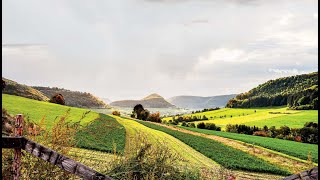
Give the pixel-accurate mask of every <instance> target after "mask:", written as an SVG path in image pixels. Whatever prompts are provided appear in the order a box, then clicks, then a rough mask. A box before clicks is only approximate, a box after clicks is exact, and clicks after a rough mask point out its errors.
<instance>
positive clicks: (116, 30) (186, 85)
mask: <svg viewBox="0 0 320 180" xmlns="http://www.w3.org/2000/svg"><path fill="white" fill-rule="evenodd" d="M2 5H3V6H2V65H3V66H2V72H3V74H2V76H3V77H6V78H9V79H12V80H14V81H17V82H20V83H23V84H27V85H38V86H50V87H53V86H54V87H63V88H66V89H70V90H78V91H85V92H90V93H92V94H94V95H96V96H99V97H106V98H109V99H111V100H120V99H141V98H143V97H144V96H147V95H149V94H150V93H154V92H156V93H159V94H160V95H162V96H164V97H165V98H170V97H172V96H177V95H199V96H213V95H222V94H230V93H241V92H245V91H248V90H250V89H251V88H253V87H255V86H257V85H259V84H261V83H263V82H265V81H267V80H270V79H274V78H277V77H283V76H290V75H295V74H302V73H309V72H313V71H318V67H317V65H318V61H317V60H318V8H317V7H318V1H317V0H264V1H263V0H261V1H259V0H50V1H49V0H28V1H26V0H3V1H2Z"/></svg>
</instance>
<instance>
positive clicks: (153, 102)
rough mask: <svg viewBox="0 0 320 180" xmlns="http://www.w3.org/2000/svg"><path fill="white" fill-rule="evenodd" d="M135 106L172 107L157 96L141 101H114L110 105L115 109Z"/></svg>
mask: <svg viewBox="0 0 320 180" xmlns="http://www.w3.org/2000/svg"><path fill="white" fill-rule="evenodd" d="M137 104H142V105H143V107H145V108H172V107H175V106H174V105H172V104H170V103H169V102H168V101H166V100H165V99H164V98H163V97H161V96H160V95H158V94H151V95H149V96H147V97H145V98H143V99H141V100H122V101H114V102H112V103H111V104H110V105H111V106H117V107H130V108H133V107H134V106H135V105H137Z"/></svg>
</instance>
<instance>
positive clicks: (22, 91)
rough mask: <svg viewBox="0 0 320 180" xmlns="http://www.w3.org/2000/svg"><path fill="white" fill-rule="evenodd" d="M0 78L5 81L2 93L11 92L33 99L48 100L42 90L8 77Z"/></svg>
mask: <svg viewBox="0 0 320 180" xmlns="http://www.w3.org/2000/svg"><path fill="white" fill-rule="evenodd" d="M2 80H4V81H5V82H6V87H5V88H4V90H3V91H2V93H4V94H11V95H16V96H22V97H25V98H29V99H35V100H38V101H49V98H48V97H47V96H45V95H44V94H43V93H42V92H40V91H38V90H36V89H34V88H32V87H30V86H27V85H24V84H19V83H17V82H15V81H12V80H10V79H6V78H4V77H2Z"/></svg>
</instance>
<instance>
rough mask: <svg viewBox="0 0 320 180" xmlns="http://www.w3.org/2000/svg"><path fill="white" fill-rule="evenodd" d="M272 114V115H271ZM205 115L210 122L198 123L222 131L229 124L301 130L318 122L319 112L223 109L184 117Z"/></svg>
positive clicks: (273, 108) (284, 109) (168, 118)
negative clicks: (214, 126) (306, 125)
mask: <svg viewBox="0 0 320 180" xmlns="http://www.w3.org/2000/svg"><path fill="white" fill-rule="evenodd" d="M270 112H271V113H270ZM203 115H205V116H206V117H207V118H208V119H209V120H202V121H196V122H194V123H195V124H198V123H199V122H205V123H215V124H216V125H218V126H220V127H221V128H222V130H224V129H225V126H226V125H227V124H245V125H250V126H258V127H263V126H264V125H267V126H268V127H270V126H276V128H279V127H280V126H284V125H286V126H289V127H291V128H301V127H303V125H304V124H305V123H306V122H310V121H313V122H318V111H317V110H303V111H300V110H287V108H286V107H272V108H247V109H242V108H222V109H219V110H215V111H208V112H203V113H195V114H186V115H183V116H189V117H190V116H197V117H203ZM171 119H172V117H167V118H163V120H167V121H168V120H171Z"/></svg>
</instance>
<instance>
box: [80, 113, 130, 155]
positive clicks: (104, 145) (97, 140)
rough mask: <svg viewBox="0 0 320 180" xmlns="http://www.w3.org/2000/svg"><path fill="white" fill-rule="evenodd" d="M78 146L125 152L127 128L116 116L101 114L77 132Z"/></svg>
mask: <svg viewBox="0 0 320 180" xmlns="http://www.w3.org/2000/svg"><path fill="white" fill-rule="evenodd" d="M75 138H76V142H77V147H80V148H85V149H92V150H99V151H105V152H114V151H116V152H117V153H123V152H124V148H125V141H126V130H125V128H124V127H123V125H121V124H119V123H118V121H116V119H115V118H113V117H110V116H108V115H105V114H100V117H99V118H98V119H95V120H94V121H92V122H91V123H90V124H88V125H87V126H86V127H84V128H82V129H80V130H79V131H78V132H77V133H76V136H75Z"/></svg>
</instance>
